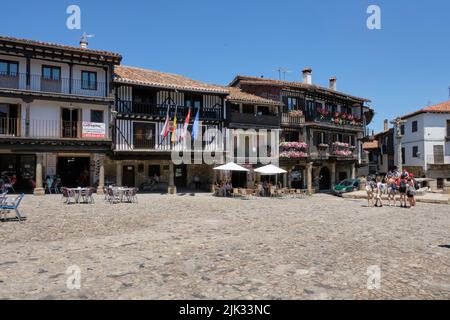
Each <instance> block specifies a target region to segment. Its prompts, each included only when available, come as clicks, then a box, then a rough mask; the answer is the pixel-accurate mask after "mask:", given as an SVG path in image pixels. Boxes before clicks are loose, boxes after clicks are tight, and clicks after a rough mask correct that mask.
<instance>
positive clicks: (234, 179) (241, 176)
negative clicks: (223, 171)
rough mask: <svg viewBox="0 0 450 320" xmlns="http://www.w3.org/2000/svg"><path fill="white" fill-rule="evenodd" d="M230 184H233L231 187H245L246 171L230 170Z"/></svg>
mask: <svg viewBox="0 0 450 320" xmlns="http://www.w3.org/2000/svg"><path fill="white" fill-rule="evenodd" d="M264 178H266V177H264ZM231 184H232V185H233V188H245V187H246V186H247V172H241V171H234V172H232V173H231Z"/></svg>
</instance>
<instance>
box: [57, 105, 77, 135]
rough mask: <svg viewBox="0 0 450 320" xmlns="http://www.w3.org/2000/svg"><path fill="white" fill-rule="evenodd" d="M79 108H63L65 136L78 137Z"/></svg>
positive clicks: (62, 126) (62, 117)
mask: <svg viewBox="0 0 450 320" xmlns="http://www.w3.org/2000/svg"><path fill="white" fill-rule="evenodd" d="M79 114H80V110H79V109H69V108H63V109H62V111H61V120H62V124H61V128H62V137H63V138H78V135H79V132H78V131H79V124H78V123H79Z"/></svg>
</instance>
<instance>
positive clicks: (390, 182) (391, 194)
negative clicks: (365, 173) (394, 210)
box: [387, 174, 398, 207]
mask: <svg viewBox="0 0 450 320" xmlns="http://www.w3.org/2000/svg"><path fill="white" fill-rule="evenodd" d="M387 187H388V201H389V207H392V206H394V207H395V204H396V199H395V196H396V195H397V190H398V185H397V181H395V178H394V176H393V175H392V174H389V175H388V177H387Z"/></svg>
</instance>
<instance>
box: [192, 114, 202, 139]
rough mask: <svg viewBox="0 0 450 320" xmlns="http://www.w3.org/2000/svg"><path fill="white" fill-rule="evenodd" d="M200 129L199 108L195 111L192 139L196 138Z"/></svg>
mask: <svg viewBox="0 0 450 320" xmlns="http://www.w3.org/2000/svg"><path fill="white" fill-rule="evenodd" d="M199 127H200V108H199V109H198V111H197V115H196V116H195V120H194V127H193V128H192V138H193V139H194V140H196V139H197V138H198V130H199Z"/></svg>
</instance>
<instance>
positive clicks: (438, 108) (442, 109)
mask: <svg viewBox="0 0 450 320" xmlns="http://www.w3.org/2000/svg"><path fill="white" fill-rule="evenodd" d="M422 113H450V101H445V102H443V103H439V104H436V105H434V106H429V107H426V108H423V109H420V110H418V111H415V112H412V113H409V114H407V115H406V116H403V117H402V119H407V118H411V117H414V116H416V115H419V114H422Z"/></svg>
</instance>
